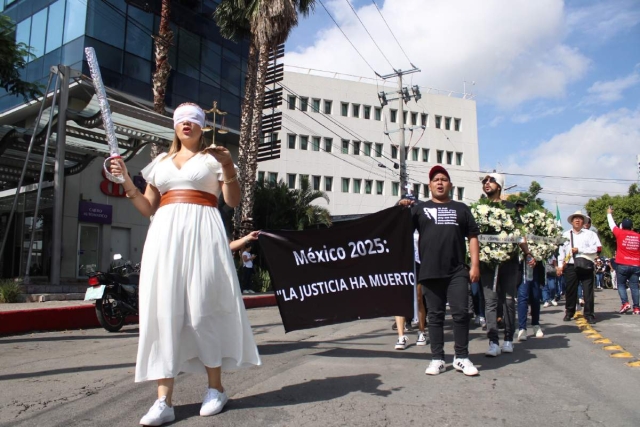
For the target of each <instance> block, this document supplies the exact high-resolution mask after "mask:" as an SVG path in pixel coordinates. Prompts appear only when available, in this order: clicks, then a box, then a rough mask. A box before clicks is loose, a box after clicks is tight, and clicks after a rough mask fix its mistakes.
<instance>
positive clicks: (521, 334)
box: [518, 329, 527, 341]
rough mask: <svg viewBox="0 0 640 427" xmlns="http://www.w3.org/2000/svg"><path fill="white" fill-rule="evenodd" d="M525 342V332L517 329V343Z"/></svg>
mask: <svg viewBox="0 0 640 427" xmlns="http://www.w3.org/2000/svg"><path fill="white" fill-rule="evenodd" d="M526 340H527V330H526V329H519V330H518V341H526Z"/></svg>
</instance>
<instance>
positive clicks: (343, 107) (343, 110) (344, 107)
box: [340, 102, 349, 117]
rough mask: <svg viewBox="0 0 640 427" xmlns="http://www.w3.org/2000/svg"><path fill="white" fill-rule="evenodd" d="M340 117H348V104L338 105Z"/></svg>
mask: <svg viewBox="0 0 640 427" xmlns="http://www.w3.org/2000/svg"><path fill="white" fill-rule="evenodd" d="M340 115H341V116H342V117H347V116H348V115H349V103H348V102H341V103H340Z"/></svg>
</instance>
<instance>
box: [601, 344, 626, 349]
mask: <svg viewBox="0 0 640 427" xmlns="http://www.w3.org/2000/svg"><path fill="white" fill-rule="evenodd" d="M602 349H603V350H608V351H624V348H622V346H619V345H617V344H614V345H606V346H604V347H602Z"/></svg>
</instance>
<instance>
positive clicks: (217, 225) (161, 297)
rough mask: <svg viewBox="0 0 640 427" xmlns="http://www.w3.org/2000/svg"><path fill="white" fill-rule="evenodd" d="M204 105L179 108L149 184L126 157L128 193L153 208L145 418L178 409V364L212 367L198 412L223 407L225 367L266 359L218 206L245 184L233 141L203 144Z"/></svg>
mask: <svg viewBox="0 0 640 427" xmlns="http://www.w3.org/2000/svg"><path fill="white" fill-rule="evenodd" d="M204 117H205V116H204V112H203V111H202V109H201V108H200V107H198V106H197V105H195V104H182V105H180V106H179V107H178V108H177V109H176V110H175V112H174V115H173V122H174V129H175V137H174V139H173V143H172V145H171V148H170V149H169V153H167V154H164V153H163V154H161V155H159V156H158V157H157V158H156V159H155V160H154V161H153V162H151V164H149V165H148V166H147V167H146V168H144V169H143V170H142V176H143V177H144V178H145V179H146V181H147V184H148V185H147V188H146V190H145V192H144V194H141V193H140V191H139V190H138V189H137V188H136V187H135V186H134V184H133V182H132V180H131V178H130V177H129V174H128V173H127V168H126V166H125V164H124V162H123V161H122V160H120V159H118V160H116V161H114V162H113V163H112V166H111V172H112V173H113V174H114V175H123V176H124V177H125V182H124V184H123V186H124V189H125V191H126V195H127V197H128V198H129V199H130V200H131V201H132V202H133V204H134V206H135V207H136V209H138V211H140V213H141V214H142V215H144V216H146V217H151V216H153V221H152V223H151V225H150V227H149V231H148V234H147V240H146V242H145V245H144V252H143V254H142V270H141V272H140V304H139V305H140V339H139V344H138V356H137V363H136V374H135V381H136V382H141V381H148V380H157V382H158V400H156V402H155V403H154V404H153V406H152V407H151V409H149V412H148V413H147V414H146V415H145V416H144V417H142V419H141V420H140V424H143V425H152V426H159V425H162V424H164V423H166V422H171V421H173V420H174V419H175V415H174V410H173V406H172V402H171V397H172V392H173V384H174V378H175V377H176V376H177V375H178V374H179V373H180V372H201V373H205V372H206V374H207V377H208V387H207V390H206V393H205V396H204V399H203V403H202V407H201V409H200V415H202V416H208V415H214V414H217V413H218V412H220V411H221V410H222V408H223V407H224V405H225V403H226V402H227V399H228V398H227V394H226V393H225V391H224V388H223V387H222V380H221V369H222V368H224V369H234V368H239V367H243V366H250V365H260V364H261V362H260V356H259V355H258V350H257V347H256V344H255V341H254V339H253V334H252V332H251V325H250V324H249V321H248V319H247V315H246V312H245V309H244V303H243V302H242V295H241V293H240V287H239V284H238V278H237V274H236V269H235V265H234V263H233V259H232V256H231V250H230V248H229V242H228V240H227V237H226V234H225V229H224V226H223V223H222V219H221V216H220V212H219V211H218V209H217V202H218V200H217V199H218V196H219V195H220V192H222V194H223V195H224V200H225V203H226V204H227V205H229V206H232V207H235V206H237V205H238V203H239V201H240V186H239V185H238V179H237V175H236V170H235V167H234V165H233V161H232V159H231V155H230V154H229V151H228V150H227V149H226V148H224V147H208V148H206V147H205V145H204V139H203V134H202V127H203V126H204Z"/></svg>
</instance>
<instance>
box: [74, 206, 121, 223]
mask: <svg viewBox="0 0 640 427" xmlns="http://www.w3.org/2000/svg"><path fill="white" fill-rule="evenodd" d="M112 217H113V206H111V205H102V204H100V203H93V202H80V206H79V207H78V221H83V222H96V223H98V224H111V219H112Z"/></svg>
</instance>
